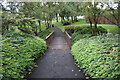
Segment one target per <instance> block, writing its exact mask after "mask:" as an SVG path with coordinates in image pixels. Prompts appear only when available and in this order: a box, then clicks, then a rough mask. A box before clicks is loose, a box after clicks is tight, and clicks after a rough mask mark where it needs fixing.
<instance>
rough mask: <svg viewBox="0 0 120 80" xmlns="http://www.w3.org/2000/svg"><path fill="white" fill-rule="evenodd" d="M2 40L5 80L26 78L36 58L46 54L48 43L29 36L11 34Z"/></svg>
mask: <svg viewBox="0 0 120 80" xmlns="http://www.w3.org/2000/svg"><path fill="white" fill-rule="evenodd" d="M3 39H4V40H2V74H3V75H2V77H3V79H6V78H8V79H10V78H24V76H25V75H26V74H27V73H28V72H29V71H31V69H32V68H33V65H34V60H35V58H37V57H39V56H41V55H43V54H44V52H45V50H46V42H45V41H44V40H43V39H40V38H39V37H35V36H30V35H28V34H19V33H11V34H10V35H8V34H7V35H5V38H4V36H3Z"/></svg>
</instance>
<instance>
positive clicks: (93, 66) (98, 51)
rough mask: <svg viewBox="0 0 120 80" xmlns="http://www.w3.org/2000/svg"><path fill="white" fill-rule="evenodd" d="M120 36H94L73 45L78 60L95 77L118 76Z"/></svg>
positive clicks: (119, 69) (119, 68) (119, 70)
mask: <svg viewBox="0 0 120 80" xmlns="http://www.w3.org/2000/svg"><path fill="white" fill-rule="evenodd" d="M118 49H119V45H118V37H114V36H108V35H107V36H106V35H104V36H94V37H91V38H84V39H80V40H79V41H77V42H76V43H75V44H74V45H73V46H72V53H73V55H74V57H75V59H76V62H77V63H78V64H79V65H80V66H81V68H83V69H84V71H85V72H86V73H88V74H89V75H90V76H91V77H93V78H118V76H119V75H120V64H119V63H120V60H119V56H120V54H119V53H120V50H118Z"/></svg>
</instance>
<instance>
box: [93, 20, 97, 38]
mask: <svg viewBox="0 0 120 80" xmlns="http://www.w3.org/2000/svg"><path fill="white" fill-rule="evenodd" d="M97 33H98V31H97V23H96V22H95V23H94V27H93V35H94V36H96V35H97Z"/></svg>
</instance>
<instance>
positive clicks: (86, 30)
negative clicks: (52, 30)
mask: <svg viewBox="0 0 120 80" xmlns="http://www.w3.org/2000/svg"><path fill="white" fill-rule="evenodd" d="M66 31H67V32H68V33H69V34H70V35H71V36H72V44H74V43H75V42H76V41H78V40H79V39H83V38H86V37H87V38H89V37H91V36H92V30H91V28H90V27H73V26H70V27H67V28H66ZM98 32H99V34H103V33H107V30H106V29H104V28H102V27H98Z"/></svg>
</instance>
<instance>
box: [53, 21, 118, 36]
mask: <svg viewBox="0 0 120 80" xmlns="http://www.w3.org/2000/svg"><path fill="white" fill-rule="evenodd" d="M53 24H54V25H55V26H57V27H59V28H60V29H61V30H62V31H65V27H66V26H63V25H62V23H61V22H55V21H54V22H53ZM67 26H76V27H81V26H82V27H83V26H85V27H86V26H90V24H89V23H86V22H85V20H84V19H80V20H79V22H75V23H72V24H71V25H67ZM98 26H102V27H103V28H105V29H107V30H108V31H110V32H112V33H114V34H115V33H118V32H119V31H120V28H118V26H117V25H112V24H98Z"/></svg>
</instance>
